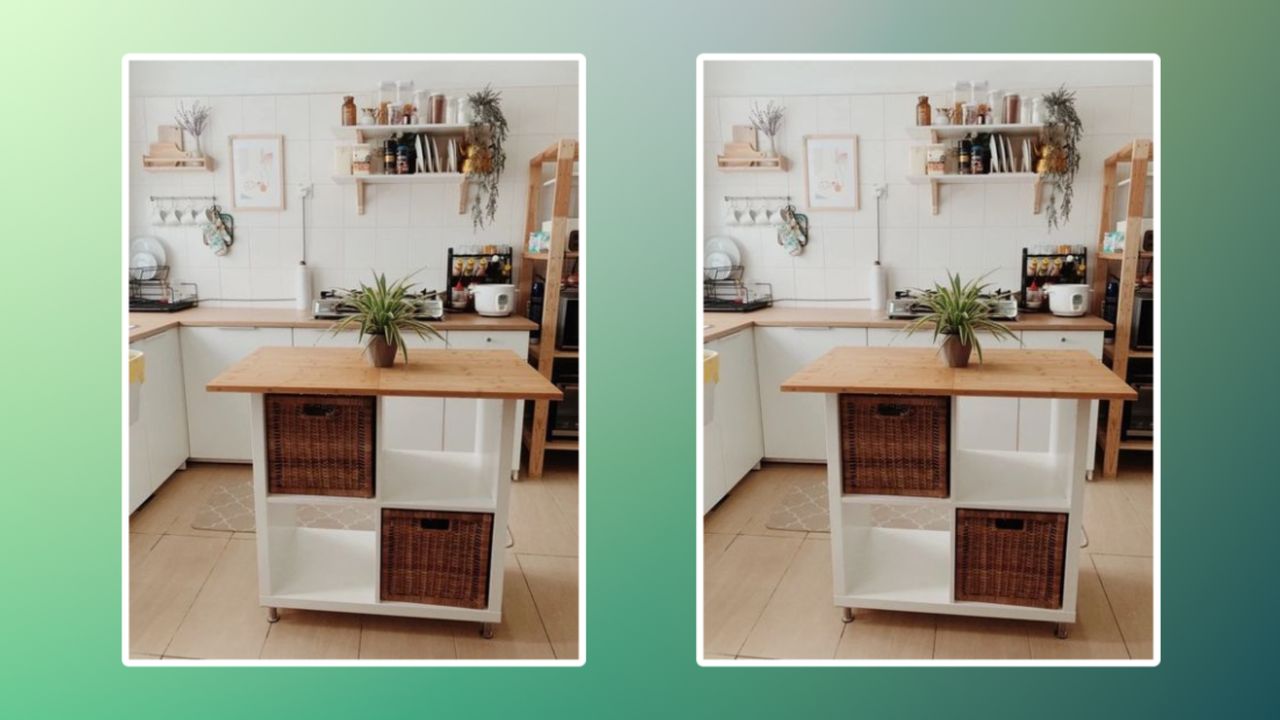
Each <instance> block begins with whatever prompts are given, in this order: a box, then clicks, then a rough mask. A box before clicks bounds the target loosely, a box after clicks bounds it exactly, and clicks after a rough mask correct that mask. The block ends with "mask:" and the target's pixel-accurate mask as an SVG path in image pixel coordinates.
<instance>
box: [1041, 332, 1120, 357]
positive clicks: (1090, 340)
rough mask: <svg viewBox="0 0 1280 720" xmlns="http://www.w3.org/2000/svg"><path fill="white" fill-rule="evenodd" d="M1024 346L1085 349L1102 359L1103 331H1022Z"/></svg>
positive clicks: (1050, 348)
mask: <svg viewBox="0 0 1280 720" xmlns="http://www.w3.org/2000/svg"><path fill="white" fill-rule="evenodd" d="M1022 346H1023V347H1025V348H1028V349H1030V350H1084V351H1085V352H1088V353H1089V354H1090V355H1092V356H1094V357H1096V358H1098V359H1101V358H1102V333H1101V332H1091V331H1083V330H1068V331H1066V332H1047V331H1027V332H1024V333H1022Z"/></svg>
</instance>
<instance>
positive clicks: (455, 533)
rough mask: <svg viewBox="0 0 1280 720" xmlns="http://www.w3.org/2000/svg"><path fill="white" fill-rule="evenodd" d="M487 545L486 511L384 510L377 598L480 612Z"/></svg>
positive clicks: (485, 599) (485, 593)
mask: <svg viewBox="0 0 1280 720" xmlns="http://www.w3.org/2000/svg"><path fill="white" fill-rule="evenodd" d="M492 547H493V515H491V514H489V513H463V512H436V511H434V510H391V509H383V511H382V559H381V561H382V574H381V589H382V592H381V598H382V599H383V600H394V601H399V602H413V603H426V604H428V605H451V606H454V607H464V608H474V609H477V610H483V609H484V608H486V607H488V606H489V554H490V550H491V548H492Z"/></svg>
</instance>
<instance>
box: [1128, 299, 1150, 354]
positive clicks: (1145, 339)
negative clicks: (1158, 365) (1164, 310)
mask: <svg viewBox="0 0 1280 720" xmlns="http://www.w3.org/2000/svg"><path fill="white" fill-rule="evenodd" d="M1155 332H1156V294H1155V291H1153V290H1152V289H1151V288H1149V287H1144V288H1138V289H1137V291H1136V292H1134V295H1133V325H1132V327H1131V329H1130V331H1129V347H1130V348H1132V349H1134V350H1154V349H1155Z"/></svg>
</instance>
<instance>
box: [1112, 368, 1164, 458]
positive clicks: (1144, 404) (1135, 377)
mask: <svg viewBox="0 0 1280 720" xmlns="http://www.w3.org/2000/svg"><path fill="white" fill-rule="evenodd" d="M1129 385H1130V386H1132V387H1133V389H1134V390H1137V391H1138V399H1137V400H1133V401H1131V402H1127V403H1125V404H1124V423H1123V425H1122V426H1121V427H1122V431H1121V436H1122V437H1123V438H1124V439H1126V440H1135V439H1142V440H1149V439H1151V438H1152V437H1154V436H1155V430H1156V412H1155V404H1156V400H1155V397H1156V393H1155V372H1154V368H1153V364H1152V362H1151V360H1149V359H1146V360H1142V359H1135V360H1133V361H1131V363H1130V366H1129Z"/></svg>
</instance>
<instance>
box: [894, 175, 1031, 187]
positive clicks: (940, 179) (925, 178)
mask: <svg viewBox="0 0 1280 720" xmlns="http://www.w3.org/2000/svg"><path fill="white" fill-rule="evenodd" d="M1039 178H1040V176H1039V175H1037V174H1036V173H1033V172H1030V173H1028V172H1011V173H988V174H986V175H955V174H949V175H908V176H907V182H909V183H911V184H912V185H928V184H930V183H941V184H943V185H980V184H985V183H1026V182H1035V181H1036V180H1038V179H1039Z"/></svg>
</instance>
